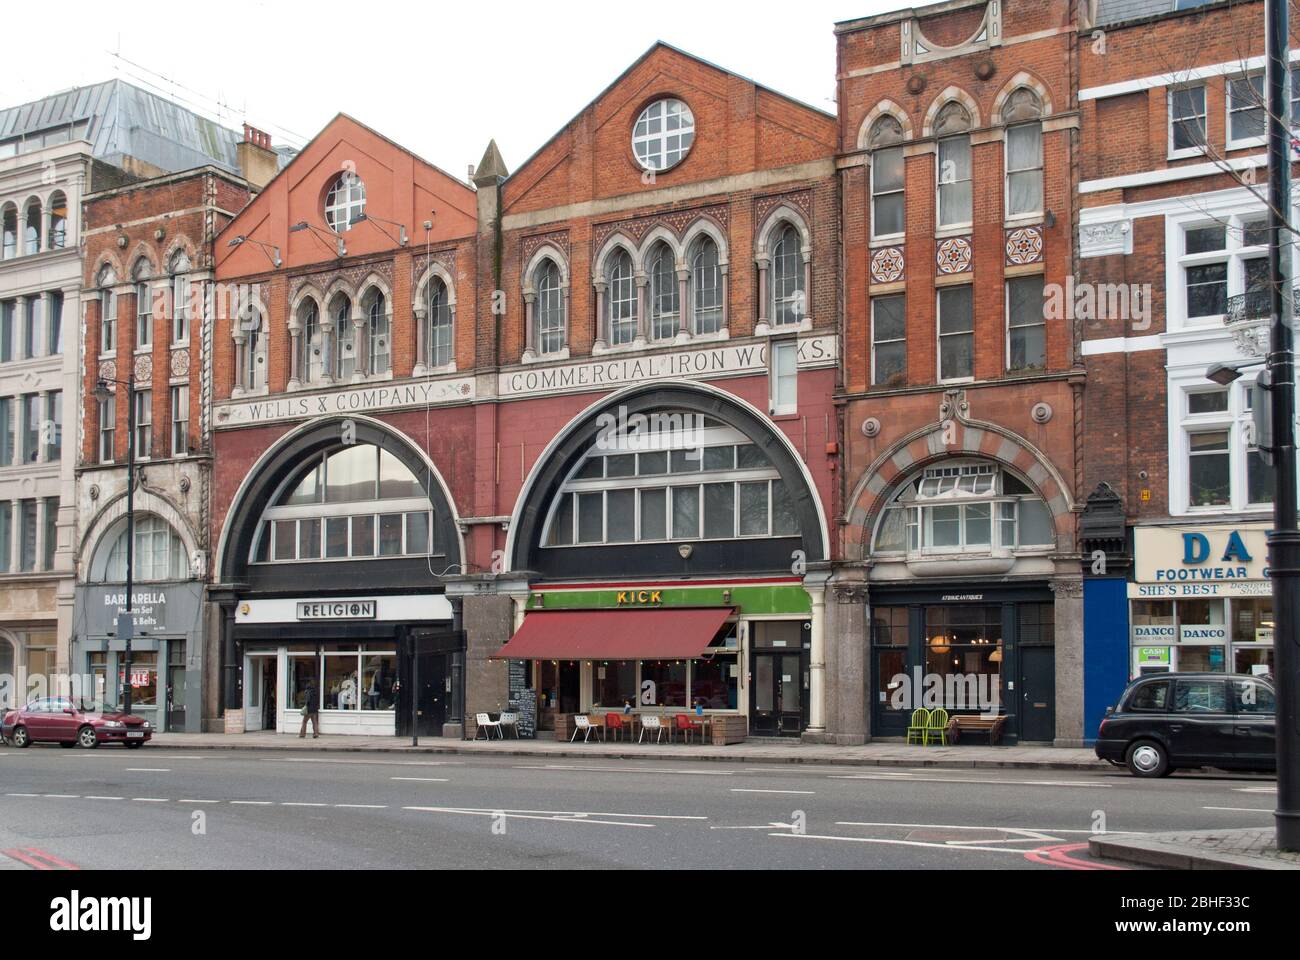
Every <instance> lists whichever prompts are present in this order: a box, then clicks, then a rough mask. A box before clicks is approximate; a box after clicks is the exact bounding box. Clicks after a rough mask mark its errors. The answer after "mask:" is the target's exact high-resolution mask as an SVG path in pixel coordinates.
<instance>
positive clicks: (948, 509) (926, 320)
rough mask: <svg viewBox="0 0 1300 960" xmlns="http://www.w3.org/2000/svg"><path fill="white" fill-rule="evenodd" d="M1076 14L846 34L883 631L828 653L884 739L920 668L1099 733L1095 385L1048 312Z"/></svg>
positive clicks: (860, 407) (856, 354)
mask: <svg viewBox="0 0 1300 960" xmlns="http://www.w3.org/2000/svg"><path fill="white" fill-rule="evenodd" d="M1073 7H1074V4H1071V3H1067V2H1064V0H1061V2H1051V3H1042V2H1005V3H985V2H952V3H946V4H936V5H934V6H932V7H928V8H922V9H919V10H915V11H913V10H904V11H900V12H898V13H893V14H884V15H880V16H876V17H869V18H865V19H863V20H857V21H850V22H848V23H843V24H840V25H839V26H838V27H837V30H836V32H837V36H838V38H839V62H838V80H839V102H840V151H841V153H840V157H839V160H838V164H839V167H840V172H841V202H842V204H843V210H844V214H843V218H844V249H845V254H844V256H845V265H844V304H845V313H844V320H843V327H844V343H845V346H844V364H843V367H844V373H843V381H844V382H843V387H842V390H841V391H840V394H839V397H838V402H839V404H840V406H841V409H842V411H843V419H844V464H843V476H844V482H845V493H846V499H845V504H844V510H843V512H842V513H841V514H840V516H841V518H842V519H841V521H840V528H839V530H838V535H839V539H840V544H841V550H842V551H843V557H844V560H845V566H844V574H843V575H844V576H845V577H846V578H847V577H848V576H850V573H849V571H851V570H852V571H856V576H857V579H858V580H859V595H860V596H863V597H865V598H866V599H867V602H868V604H869V607H870V636H869V638H866V639H865V642H862V643H860V644H859V643H854V642H849V640H848V638H840V642H837V643H836V644H833V645H832V649H833V650H834V651H835V652H836V654H837V655H840V656H843V657H846V658H849V659H848V662H847V663H845V664H844V665H843V668H842V669H848V670H852V671H854V672H859V673H861V674H862V676H863V680H864V682H863V688H864V689H865V694H866V701H867V702H866V703H861V702H855V703H848V704H845V707H844V710H845V713H846V714H849V713H851V714H853V715H854V719H855V720H857V721H858V722H865V723H866V724H868V725H869V733H870V735H871V736H882V735H884V736H890V735H900V734H901V732H902V728H903V727H905V726H906V721H907V717H908V715H909V711H910V709H911V707H912V706H919V705H920V703H919V700H916V698H915V697H908V696H905V695H903V694H904V693H905V692H906V691H907V690H909V689H911V688H912V687H914V686H915V680H914V678H919V677H920V676H922V675H924V676H927V677H929V676H937V677H939V678H940V679H941V680H942V682H943V683H945V684H947V683H949V681H952V682H955V683H956V684H957V686H959V687H960V686H961V684H962V683H964V682H968V681H969V680H971V679H972V678H978V679H979V680H980V682H983V683H985V684H986V685H987V691H988V693H989V694H992V695H994V696H996V697H997V699H998V700H999V701H1000V703H1001V704H1002V705H1003V710H1004V712H1005V713H1006V715H1007V725H1006V731H1007V733H1008V734H1011V735H1014V736H1018V737H1019V738H1020V739H1022V740H1056V741H1058V742H1067V741H1075V740H1079V739H1081V736H1082V733H1081V728H1082V722H1081V706H1080V704H1079V703H1078V702H1077V701H1078V698H1077V697H1076V696H1075V695H1074V693H1073V692H1072V691H1074V690H1076V689H1077V687H1078V685H1079V681H1080V678H1081V671H1082V660H1081V650H1080V648H1081V645H1082V644H1081V640H1082V610H1081V603H1080V597H1081V590H1080V582H1079V581H1080V578H1079V566H1078V560H1077V553H1076V547H1075V508H1076V497H1077V494H1076V490H1077V480H1078V470H1079V466H1078V462H1077V460H1076V441H1077V436H1076V409H1077V405H1078V399H1079V395H1080V391H1081V388H1082V384H1083V378H1082V371H1081V369H1080V368H1079V365H1078V363H1077V362H1076V356H1075V332H1074V330H1073V328H1072V325H1071V324H1070V322H1069V321H1068V320H1067V319H1066V318H1065V317H1064V316H1063V315H1057V314H1054V313H1053V311H1052V309H1051V306H1052V303H1053V293H1054V291H1061V290H1063V289H1064V287H1065V285H1066V283H1067V280H1068V278H1069V277H1070V275H1071V273H1072V268H1073V257H1074V243H1073V237H1072V223H1073V219H1074V215H1073V197H1072V190H1071V184H1072V177H1073V175H1074V168H1075V164H1076V163H1077V159H1076V149H1077V147H1076V140H1075V138H1076V136H1077V134H1076V133H1075V131H1076V129H1077V126H1078V115H1077V111H1076V109H1075V103H1074V97H1073V94H1072V88H1071V77H1070V72H1069V69H1068V67H1069V64H1070V62H1071V57H1072V56H1073V46H1074V20H1073ZM1058 300H1059V296H1058ZM846 589H847V585H846ZM860 654H861V655H864V656H865V660H863V659H859V655H860ZM909 685H910V686H909ZM949 699H951V697H949ZM945 705H947V706H948V707H949V709H953V708H954V707H958V708H960V707H961V706H962V705H961V704H954V703H952V702H946V703H945ZM965 706H967V707H969V706H974V704H966V705H965ZM980 706H982V707H990V706H991V705H990V704H980Z"/></svg>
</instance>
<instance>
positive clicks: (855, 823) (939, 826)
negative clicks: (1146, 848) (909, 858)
mask: <svg viewBox="0 0 1300 960" xmlns="http://www.w3.org/2000/svg"><path fill="white" fill-rule="evenodd" d="M835 826H837V827H904V828H907V829H909V830H984V831H995V832H997V831H1000V832H1003V833H1007V832H1019V833H1048V834H1057V833H1064V834H1071V833H1082V834H1091V833H1092V831H1091V830H1057V829H1056V828H1055V827H978V826H976V827H972V826H970V825H969V824H961V825H958V824H954V823H882V822H874V821H863V820H837V821H836V822H835ZM1130 833H1131V831H1123V830H1111V831H1108V832H1107V834H1106V835H1107V836H1128V835H1130Z"/></svg>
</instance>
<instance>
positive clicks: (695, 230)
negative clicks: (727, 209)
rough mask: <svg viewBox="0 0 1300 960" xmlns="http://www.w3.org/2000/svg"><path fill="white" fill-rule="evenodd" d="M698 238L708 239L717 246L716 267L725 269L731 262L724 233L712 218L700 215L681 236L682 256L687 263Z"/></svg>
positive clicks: (728, 246)
mask: <svg viewBox="0 0 1300 960" xmlns="http://www.w3.org/2000/svg"><path fill="white" fill-rule="evenodd" d="M700 237H709V238H710V239H712V240H713V242H714V243H716V244H717V245H718V266H720V267H725V266H727V265H728V264H729V263H730V262H731V250H730V244H728V243H727V233H726V231H725V230H723V229H722V226H721V225H720V224H719V223H718V221H716V220H714V219H713V218H712V217H710V216H707V215H701V216H699V217H697V218H696V219H695V220H694V221H692V222H691V225H690V226H689V227H687V228H686V233H684V234H683V235H682V251H683V253H682V255H683V256H684V257H685V258H686V259H687V262H688V263H689V261H690V257H691V248H692V247H693V246H694V245H695V242H696V241H697V240H699V239H700Z"/></svg>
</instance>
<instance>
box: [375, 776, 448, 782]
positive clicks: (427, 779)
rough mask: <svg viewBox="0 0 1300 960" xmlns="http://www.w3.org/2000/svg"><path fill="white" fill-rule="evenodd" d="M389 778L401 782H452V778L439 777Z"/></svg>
mask: <svg viewBox="0 0 1300 960" xmlns="http://www.w3.org/2000/svg"><path fill="white" fill-rule="evenodd" d="M388 779H389V780H397V781H399V782H401V783H451V781H450V780H444V779H440V778H438V777H389V778H388Z"/></svg>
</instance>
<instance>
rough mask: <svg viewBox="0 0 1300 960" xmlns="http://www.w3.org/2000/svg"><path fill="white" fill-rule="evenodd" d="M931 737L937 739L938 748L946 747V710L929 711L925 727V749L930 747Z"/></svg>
mask: <svg viewBox="0 0 1300 960" xmlns="http://www.w3.org/2000/svg"><path fill="white" fill-rule="evenodd" d="M931 737H934V738H936V739H938V741H939V746H941V747H946V746H947V745H948V711H947V710H942V709H940V710H931V711H930V722H929V723H927V724H926V726H925V745H926V746H927V747H928V746H929V745H930V738H931Z"/></svg>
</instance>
